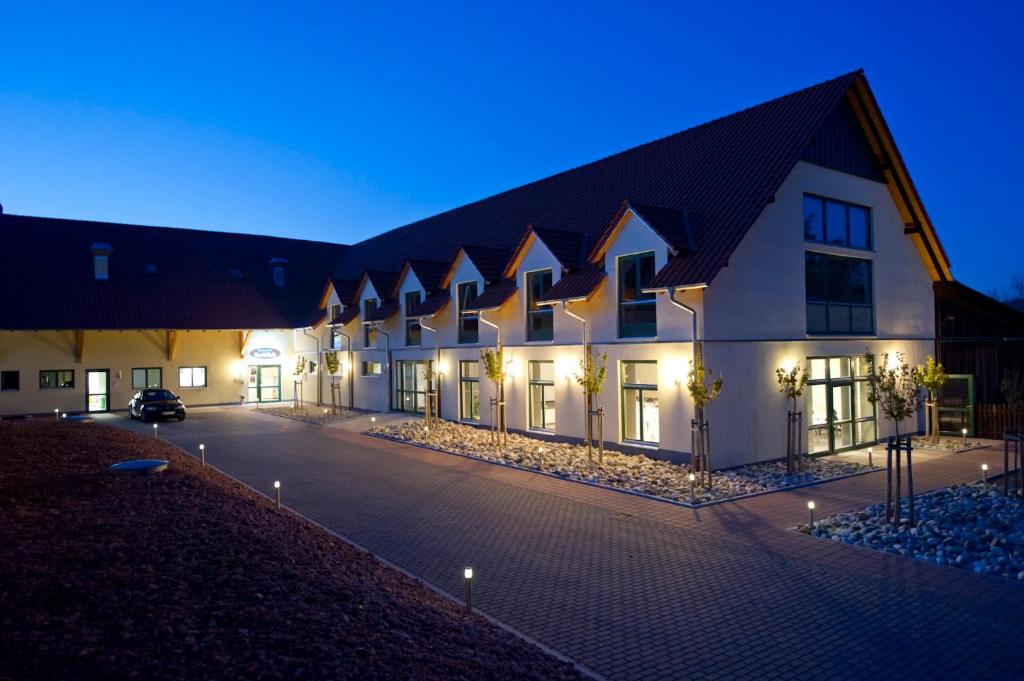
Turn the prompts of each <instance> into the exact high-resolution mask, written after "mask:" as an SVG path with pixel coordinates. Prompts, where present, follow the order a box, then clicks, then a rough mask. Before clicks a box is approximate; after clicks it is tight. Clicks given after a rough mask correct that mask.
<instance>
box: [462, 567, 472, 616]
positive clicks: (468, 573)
mask: <svg viewBox="0 0 1024 681" xmlns="http://www.w3.org/2000/svg"><path fill="white" fill-rule="evenodd" d="M462 581H463V582H465V584H466V612H467V613H470V612H473V568H471V567H467V568H463V570H462Z"/></svg>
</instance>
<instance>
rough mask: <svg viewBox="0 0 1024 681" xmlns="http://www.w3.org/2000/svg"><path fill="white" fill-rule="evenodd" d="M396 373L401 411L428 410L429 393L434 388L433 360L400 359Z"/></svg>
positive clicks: (398, 406)
mask: <svg viewBox="0 0 1024 681" xmlns="http://www.w3.org/2000/svg"><path fill="white" fill-rule="evenodd" d="M396 364H397V366H396V367H395V373H396V374H397V378H398V388H397V390H398V405H397V408H398V409H399V410H400V411H412V412H422V411H426V406H427V393H428V392H430V391H431V390H433V386H432V385H431V381H429V380H427V374H428V373H430V369H431V365H432V364H433V362H432V361H431V360H429V359H428V360H426V361H424V360H398V362H397V363H396Z"/></svg>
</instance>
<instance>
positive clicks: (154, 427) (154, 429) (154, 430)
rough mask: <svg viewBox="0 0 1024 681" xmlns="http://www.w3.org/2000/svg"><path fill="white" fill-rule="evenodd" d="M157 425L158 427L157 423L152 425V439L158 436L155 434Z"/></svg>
mask: <svg viewBox="0 0 1024 681" xmlns="http://www.w3.org/2000/svg"><path fill="white" fill-rule="evenodd" d="M159 425H160V424H158V423H154V424H153V437H159V436H158V435H157V434H156V430H157V428H158V427H159Z"/></svg>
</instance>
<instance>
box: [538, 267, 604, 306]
mask: <svg viewBox="0 0 1024 681" xmlns="http://www.w3.org/2000/svg"><path fill="white" fill-rule="evenodd" d="M606 276H607V274H606V273H605V271H604V268H603V267H600V266H599V265H589V266H587V267H584V268H583V269H581V270H577V271H575V272H569V273H568V274H566V275H565V276H563V277H562V278H561V279H559V280H558V281H556V282H555V284H554V285H553V286H552V287H551V288H549V289H548V292H547V293H545V294H544V295H543V296H541V298H540V301H539V302H553V301H561V300H580V299H585V298H589V297H590V295H591V294H592V293H593V292H594V291H596V290H597V287H598V286H600V285H601V282H602V281H604V279H605V277H606Z"/></svg>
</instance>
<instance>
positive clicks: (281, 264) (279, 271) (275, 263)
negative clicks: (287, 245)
mask: <svg viewBox="0 0 1024 681" xmlns="http://www.w3.org/2000/svg"><path fill="white" fill-rule="evenodd" d="M287 264H288V258H271V259H270V273H271V276H272V277H273V278H274V285H275V286H277V287H278V288H284V268H285V265H287Z"/></svg>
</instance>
